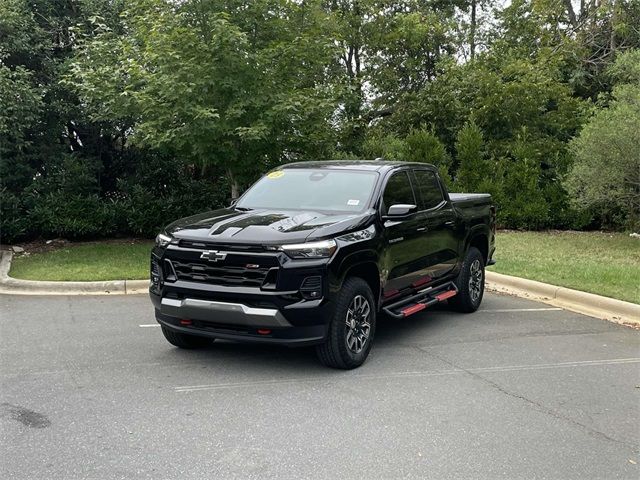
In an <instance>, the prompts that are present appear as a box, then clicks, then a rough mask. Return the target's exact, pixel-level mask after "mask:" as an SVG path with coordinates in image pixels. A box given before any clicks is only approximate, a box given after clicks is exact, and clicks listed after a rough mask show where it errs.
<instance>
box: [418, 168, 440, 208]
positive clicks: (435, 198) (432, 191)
mask: <svg viewBox="0 0 640 480" xmlns="http://www.w3.org/2000/svg"><path fill="white" fill-rule="evenodd" d="M414 173H415V175H416V180H417V183H418V190H419V191H420V196H421V197H422V208H424V209H425V210H427V209H429V208H433V207H437V206H438V205H440V203H441V202H442V201H443V200H444V196H443V195H442V189H441V188H440V182H438V178H437V177H436V174H435V173H433V172H431V171H429V170H414Z"/></svg>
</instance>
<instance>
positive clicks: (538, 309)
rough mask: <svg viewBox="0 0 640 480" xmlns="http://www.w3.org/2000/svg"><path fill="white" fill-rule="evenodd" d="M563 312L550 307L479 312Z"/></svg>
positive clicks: (497, 309)
mask: <svg viewBox="0 0 640 480" xmlns="http://www.w3.org/2000/svg"><path fill="white" fill-rule="evenodd" d="M559 310H562V309H561V308H558V307H548V308H496V309H493V310H491V309H489V310H478V311H479V312H484V313H509V312H557V311H559Z"/></svg>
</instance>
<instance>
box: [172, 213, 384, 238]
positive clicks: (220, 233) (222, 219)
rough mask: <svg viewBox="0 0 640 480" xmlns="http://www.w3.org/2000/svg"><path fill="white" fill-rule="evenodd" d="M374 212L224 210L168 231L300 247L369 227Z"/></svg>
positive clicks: (179, 223)
mask: <svg viewBox="0 0 640 480" xmlns="http://www.w3.org/2000/svg"><path fill="white" fill-rule="evenodd" d="M374 214H375V210H373V209H371V210H366V211H364V212H359V213H356V214H351V213H349V214H345V213H336V214H327V213H320V212H313V211H300V210H268V209H257V210H250V211H239V210H235V209H233V208H224V209H221V210H214V211H211V212H205V213H201V214H199V215H194V216H192V217H187V218H183V219H180V220H177V221H175V222H173V223H172V224H170V225H169V226H168V227H167V228H166V229H165V230H166V232H167V233H169V234H171V235H173V236H174V237H176V238H179V239H189V240H200V241H211V242H220V243H239V244H240V243H245V244H246V243H250V244H256V243H258V244H277V243H297V242H304V241H308V240H313V239H320V238H326V237H331V236H335V235H340V234H342V233H347V232H351V231H354V230H358V229H361V228H365V227H366V226H368V225H367V224H368V223H369V222H368V221H369V220H370V219H371V218H372V217H373V215H374Z"/></svg>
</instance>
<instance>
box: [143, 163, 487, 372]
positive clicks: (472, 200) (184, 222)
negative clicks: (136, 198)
mask: <svg viewBox="0 0 640 480" xmlns="http://www.w3.org/2000/svg"><path fill="white" fill-rule="evenodd" d="M494 240H495V208H494V207H493V205H492V203H491V196H490V195H488V194H450V193H448V192H447V190H446V188H445V187H444V185H443V183H442V181H441V180H440V178H439V176H438V172H437V170H436V168H435V167H433V166H431V165H428V164H423V163H406V162H389V161H384V160H376V161H331V162H304V163H294V164H290V165H284V166H281V167H279V168H278V169H277V170H273V171H271V172H269V173H268V174H266V175H265V176H264V177H262V178H261V179H260V180H259V181H258V182H256V183H255V184H254V185H253V186H252V187H251V188H249V189H248V190H247V191H246V192H245V193H244V195H242V196H241V197H240V199H239V200H238V201H237V202H235V203H234V204H232V205H231V206H230V207H229V208H225V209H221V210H216V211H212V212H206V213H203V214H200V215H195V216H193V217H188V218H184V219H181V220H178V221H176V222H173V223H172V224H170V225H169V226H167V227H166V229H165V230H163V232H162V233H160V234H159V235H158V236H157V238H156V246H155V247H154V249H153V251H152V254H151V286H150V294H151V300H152V301H153V305H154V307H155V315H156V319H157V321H158V322H159V323H160V324H161V326H162V332H163V333H164V336H165V337H166V339H167V340H168V341H169V342H170V343H172V344H173V345H175V346H177V347H181V348H198V347H202V346H205V345H207V344H209V343H210V342H211V341H212V340H213V339H216V338H219V339H229V340H239V341H249V342H263V343H273V344H283V345H289V346H296V345H315V346H316V350H317V353H318V357H319V358H320V360H321V361H322V362H323V363H324V364H326V365H328V366H331V367H336V368H344V369H349V368H355V367H358V366H360V365H361V364H362V363H363V362H364V361H365V359H366V358H367V356H368V354H369V350H370V349H371V344H372V341H373V337H374V333H375V330H376V317H377V316H378V315H380V314H381V313H382V312H384V313H385V314H386V315H388V316H390V317H391V318H393V319H400V318H404V317H407V316H409V315H412V314H414V313H416V312H419V311H421V310H424V309H425V308H427V307H429V306H431V305H434V304H436V303H439V302H443V301H445V300H446V301H447V302H448V304H449V305H450V306H451V307H452V308H454V309H456V310H458V311H461V312H473V311H475V310H476V309H477V308H478V307H479V305H480V302H481V301H482V295H483V292H484V266H485V265H487V264H490V263H492V255H493V252H494V249H495V247H494V245H495V243H494Z"/></svg>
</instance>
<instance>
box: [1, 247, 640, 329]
mask: <svg viewBox="0 0 640 480" xmlns="http://www.w3.org/2000/svg"><path fill="white" fill-rule="evenodd" d="M11 258H12V253H11V252H6V251H3V252H0V293H12V294H19V295H133V294H139V293H147V292H148V291H149V280H113V281H108V282H41V281H34V280H19V279H17V278H11V277H10V276H9V268H10V267H11ZM486 288H487V290H490V291H494V292H498V293H506V294H509V295H515V296H518V297H522V298H529V299H531V300H536V301H541V302H544V303H548V304H550V305H554V306H557V307H561V308H564V309H567V310H571V311H573V312H578V313H582V314H584V315H589V316H591V317H596V318H602V319H605V320H609V321H611V322H615V323H620V324H624V325H629V326H633V327H637V328H640V305H636V304H635V303H630V302H624V301H622V300H615V299H613V298H609V297H603V296H600V295H594V294H592V293H586V292H581V291H578V290H572V289H570V288H564V287H558V286H556V285H549V284H548V283H542V282H536V281H534V280H527V279H526V278H520V277H512V276H510V275H503V274H501V273H496V272H490V271H487V272H486Z"/></svg>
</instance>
